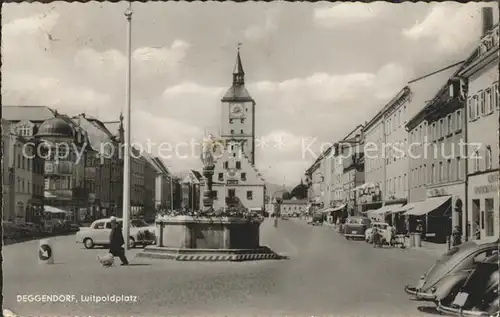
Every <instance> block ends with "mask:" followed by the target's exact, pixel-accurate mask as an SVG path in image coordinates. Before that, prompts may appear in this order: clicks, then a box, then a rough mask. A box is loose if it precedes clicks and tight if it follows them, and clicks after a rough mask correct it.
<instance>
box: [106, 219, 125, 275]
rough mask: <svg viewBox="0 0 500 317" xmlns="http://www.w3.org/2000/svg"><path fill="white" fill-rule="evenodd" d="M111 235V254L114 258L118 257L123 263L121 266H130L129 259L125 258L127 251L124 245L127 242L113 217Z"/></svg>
mask: <svg viewBox="0 0 500 317" xmlns="http://www.w3.org/2000/svg"><path fill="white" fill-rule="evenodd" d="M110 222H111V234H110V236H109V241H110V244H109V253H111V254H112V255H113V256H117V257H119V258H120V261H122V264H121V265H128V260H127V257H126V256H125V249H124V248H123V247H122V245H124V244H125V240H124V239H123V234H122V228H121V227H120V225H119V224H118V222H117V221H116V218H115V217H111V219H110Z"/></svg>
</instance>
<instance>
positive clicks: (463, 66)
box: [306, 8, 500, 240]
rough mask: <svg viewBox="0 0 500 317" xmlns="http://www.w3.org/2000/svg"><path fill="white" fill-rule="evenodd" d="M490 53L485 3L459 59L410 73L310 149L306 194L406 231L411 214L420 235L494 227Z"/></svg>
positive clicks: (494, 109)
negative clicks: (469, 47)
mask: <svg viewBox="0 0 500 317" xmlns="http://www.w3.org/2000/svg"><path fill="white" fill-rule="evenodd" d="M498 54H499V26H498V24H496V25H494V24H493V12H492V9H491V8H484V9H483V34H482V36H481V38H480V41H479V45H478V46H477V47H476V49H474V51H473V52H472V53H471V54H470V55H469V57H468V58H467V59H466V60H465V61H462V62H460V63H457V64H455V65H452V66H449V67H447V68H445V69H442V70H439V71H437V72H435V73H433V74H430V75H427V76H425V77H423V78H419V79H417V80H414V81H412V82H409V83H408V85H407V86H405V87H404V88H403V89H401V91H399V92H398V94H397V95H396V96H395V97H394V98H393V99H392V100H391V101H390V102H389V103H387V104H386V105H385V106H384V107H383V108H382V109H381V110H380V111H379V112H378V113H377V114H376V115H375V116H374V117H373V118H371V119H370V120H369V121H367V122H365V123H364V124H363V125H359V126H358V127H356V128H355V129H353V131H352V132H350V133H349V134H348V135H346V136H345V137H344V138H343V139H342V140H339V141H338V142H336V143H335V144H334V146H332V147H331V148H329V149H328V150H326V151H325V152H323V153H322V154H321V155H320V156H319V157H318V158H317V160H316V161H315V162H314V163H313V164H312V166H310V167H309V169H308V170H307V171H306V178H307V180H308V186H309V192H308V195H309V201H310V202H311V203H312V204H315V205H317V206H318V207H317V208H320V209H322V210H327V211H329V212H331V213H332V214H333V215H335V212H337V211H344V214H345V215H347V214H350V215H354V214H362V215H376V216H380V215H382V218H386V219H383V220H386V221H391V222H396V224H398V223H399V224H400V225H401V226H405V225H406V228H407V229H408V230H410V231H412V230H414V228H415V226H416V225H415V224H417V225H418V224H419V223H420V224H421V225H422V226H423V227H424V231H425V232H426V233H427V235H428V236H433V235H437V236H439V235H440V236H446V235H449V234H450V233H451V231H452V230H453V229H455V230H457V229H459V230H461V233H462V236H463V238H464V239H465V240H468V239H479V240H483V239H489V238H495V237H498V236H499V224H500V216H499V209H500V206H499V150H498V144H499V134H498V132H499V107H500V100H499V90H498V77H499V76H498V75H499V71H498V64H499V59H498ZM327 208H328V209H327ZM341 214H342V213H341ZM408 218H412V219H415V221H414V224H413V225H411V224H410V225H409V221H408ZM408 227H409V228H408Z"/></svg>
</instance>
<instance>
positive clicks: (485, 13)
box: [482, 7, 493, 37]
mask: <svg viewBox="0 0 500 317" xmlns="http://www.w3.org/2000/svg"><path fill="white" fill-rule="evenodd" d="M482 20H483V34H482V37H483V36H485V35H486V34H488V32H489V31H491V30H492V29H493V8H492V7H483V10H482Z"/></svg>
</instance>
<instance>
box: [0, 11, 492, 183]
mask: <svg viewBox="0 0 500 317" xmlns="http://www.w3.org/2000/svg"><path fill="white" fill-rule="evenodd" d="M126 6H127V4H126V3H116V4H112V3H95V2H94V3H87V4H80V3H79V4H76V3H73V4H70V3H64V2H55V3H52V4H38V3H37V4H6V5H3V17H2V57H3V68H2V79H3V82H2V103H3V104H4V105H45V106H49V107H52V108H54V109H57V110H58V111H59V112H61V113H66V114H69V115H76V114H79V113H83V112H85V113H86V114H88V115H91V116H95V117H98V118H99V119H101V120H102V121H114V120H118V117H119V115H120V112H122V111H124V110H125V91H126V89H125V88H126V63H127V59H126V34H127V33H126V31H127V24H126V19H125V16H124V11H125V9H126ZM483 6H494V4H485V3H469V4H459V3H453V2H445V3H434V4H427V3H418V4H414V3H404V4H392V3H383V2H376V3H371V4H362V3H335V4H331V3H326V2H323V3H321V2H317V3H287V2H271V3H255V2H248V3H240V4H236V3H233V2H228V3H219V2H215V3H214V2H209V3H201V2H196V3H183V2H167V3H134V4H133V7H132V9H133V23H132V83H131V85H132V92H131V98H132V116H131V118H132V128H131V133H132V140H133V141H134V142H135V144H139V145H140V146H142V147H143V148H144V149H146V150H150V151H151V152H152V154H155V155H157V154H161V156H163V159H164V161H165V162H166V164H167V165H168V166H170V167H171V169H172V170H174V171H183V170H186V169H190V168H194V169H200V167H201V163H200V160H199V157H197V156H194V155H190V153H189V151H188V149H186V148H185V147H184V146H183V145H182V144H189V143H192V142H193V141H200V140H201V139H202V137H203V135H204V134H205V133H206V132H207V131H209V132H215V131H216V130H217V127H218V125H219V121H220V117H219V112H220V107H221V102H220V99H221V98H222V96H223V95H224V93H225V92H226V91H227V89H228V88H229V86H230V85H231V81H232V71H233V67H234V64H235V59H236V47H237V43H242V45H241V49H240V51H241V58H242V61H243V67H244V70H245V73H246V86H247V89H248V91H249V93H250V94H251V95H252V97H253V98H254V99H255V101H256V137H257V141H258V142H257V145H258V148H257V150H256V167H257V168H258V169H259V170H260V171H261V172H262V174H263V176H264V177H265V178H266V180H267V181H269V182H272V183H275V184H286V185H293V184H297V183H298V182H300V178H301V177H303V175H304V171H305V169H306V168H308V167H309V166H310V164H311V163H312V162H313V161H314V160H315V159H316V156H317V155H319V154H320V146H321V145H322V144H325V143H326V144H328V143H332V142H335V141H337V140H339V139H341V138H343V137H344V136H345V135H346V134H347V133H349V132H350V131H351V130H353V129H354V128H355V127H356V126H357V125H358V124H363V123H364V122H365V121H368V120H370V119H371V118H372V117H373V115H374V114H375V113H377V111H379V110H380V109H382V108H383V106H384V105H385V103H387V102H388V101H389V100H390V99H391V97H393V96H394V95H395V94H396V93H397V92H398V91H399V90H401V89H402V88H403V87H404V86H405V85H406V83H407V82H408V81H409V80H411V79H414V78H417V77H420V76H423V75H426V74H427V73H430V72H433V71H435V70H437V69H440V68H443V67H446V66H448V65H450V64H453V63H455V62H458V61H461V60H463V59H465V58H466V57H467V56H468V55H469V54H470V53H471V51H472V50H473V49H474V48H475V47H476V45H477V43H478V40H479V38H480V35H481V19H480V10H481V7H483ZM494 11H495V20H496V21H498V9H496V8H495V9H494ZM161 144H163V145H161ZM165 144H167V147H168V146H172V147H174V148H175V146H176V145H177V146H178V151H177V152H178V153H171V152H167V153H165V151H164V150H161V149H165ZM179 144H181V145H179ZM309 145H310V146H309ZM308 146H309V148H311V149H312V151H311V152H309V151H305V149H306V148H308ZM159 150H160V152H158V151H159ZM169 153H171V154H174V155H170V154H169Z"/></svg>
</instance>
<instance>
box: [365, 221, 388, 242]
mask: <svg viewBox="0 0 500 317" xmlns="http://www.w3.org/2000/svg"><path fill="white" fill-rule="evenodd" d="M373 228H377V229H378V231H379V233H380V234H381V235H382V237H383V238H385V241H388V242H390V241H391V235H392V234H391V231H390V229H391V227H390V226H389V224H388V223H385V222H372V224H371V227H370V228H368V229H366V231H365V241H366V242H368V243H373V241H372V238H373Z"/></svg>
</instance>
